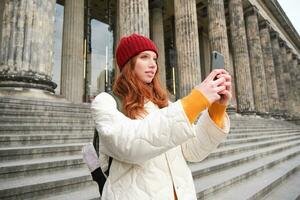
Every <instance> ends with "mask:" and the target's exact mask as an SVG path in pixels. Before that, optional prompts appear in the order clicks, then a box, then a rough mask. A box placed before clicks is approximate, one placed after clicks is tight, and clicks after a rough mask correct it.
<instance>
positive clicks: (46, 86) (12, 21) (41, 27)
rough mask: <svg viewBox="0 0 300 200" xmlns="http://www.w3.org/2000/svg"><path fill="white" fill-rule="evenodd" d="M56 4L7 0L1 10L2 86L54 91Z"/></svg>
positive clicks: (35, 0)
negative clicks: (53, 67)
mask: <svg viewBox="0 0 300 200" xmlns="http://www.w3.org/2000/svg"><path fill="white" fill-rule="evenodd" d="M3 3H4V2H3V1H2V2H1V4H3ZM55 3H56V1H55V0H48V1H39V0H30V1H25V0H19V1H5V5H4V10H3V13H2V12H1V15H2V14H3V18H2V19H3V21H2V35H1V39H0V41H1V50H0V52H1V54H0V87H21V88H38V89H42V90H48V91H50V92H53V93H54V89H55V88H56V84H55V83H53V82H52V81H51V80H52V66H53V51H54V28H55V25H54V16H55ZM2 6H3V5H2Z"/></svg>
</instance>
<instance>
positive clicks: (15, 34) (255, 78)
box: [0, 0, 300, 117]
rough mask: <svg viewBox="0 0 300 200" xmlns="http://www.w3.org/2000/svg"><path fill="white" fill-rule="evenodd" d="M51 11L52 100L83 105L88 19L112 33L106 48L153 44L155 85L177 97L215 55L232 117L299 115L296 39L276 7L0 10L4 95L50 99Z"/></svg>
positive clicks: (154, 2)
mask: <svg viewBox="0 0 300 200" xmlns="http://www.w3.org/2000/svg"><path fill="white" fill-rule="evenodd" d="M57 3H58V4H61V5H63V6H64V23H63V42H62V58H61V92H60V93H61V95H62V96H63V97H64V98H66V99H67V100H69V101H71V102H75V103H80V102H84V101H86V99H88V98H87V96H88V89H87V87H86V85H87V84H88V83H89V81H90V74H91V71H90V68H89V67H90V66H89V64H88V63H89V60H88V58H89V56H88V53H89V50H88V46H89V45H88V43H89V41H90V40H89V37H90V31H89V28H90V27H89V21H90V20H91V19H92V18H95V19H98V20H99V21H102V22H103V23H107V24H108V25H109V26H110V28H111V29H112V31H113V36H114V46H116V44H117V42H118V41H119V39H120V37H121V36H124V35H128V34H131V33H133V32H138V33H140V34H143V35H145V36H148V37H150V38H152V39H153V41H154V42H155V43H156V44H157V46H158V49H159V54H160V57H159V60H158V64H159V67H160V68H159V70H160V75H161V79H162V83H163V84H164V85H165V86H166V87H167V88H168V89H169V91H170V93H171V94H173V95H174V96H175V97H176V98H180V97H183V96H185V95H186V94H188V93H189V91H190V90H191V89H192V88H193V87H194V86H195V85H196V84H198V83H200V82H201V80H202V79H203V78H204V77H205V76H206V75H207V74H208V73H209V71H210V52H211V51H213V50H216V51H219V52H221V53H222V54H223V55H224V58H225V69H226V70H228V71H229V72H230V74H231V75H232V77H233V83H234V90H233V94H234V95H233V96H234V98H233V99H232V102H231V107H233V108H235V109H236V111H237V112H240V113H257V114H262V115H266V114H270V115H275V116H278V115H284V116H286V117H297V116H299V113H300V104H299V102H300V82H299V81H300V37H299V34H298V33H297V32H296V30H295V29H294V27H293V25H292V24H291V22H290V21H289V19H288V18H287V16H286V14H285V13H284V12H283V10H282V9H281V7H280V5H279V3H278V2H277V1H276V0H189V1H183V0H149V1H148V0H115V1H108V0H102V1H96V0H76V1H73V0H57V1H56V0H45V1H40V0H29V1H28V0H27V1H25V0H20V1H10V0H4V1H1V3H0V13H1V16H0V30H1V31H0V42H1V43H0V93H1V94H2V95H6V94H11V91H12V90H15V89H16V88H19V89H24V88H27V89H37V90H40V91H47V92H48V93H53V91H54V89H55V87H56V83H55V82H53V81H52V77H51V74H52V67H53V51H54V49H53V44H54V42H55V41H54V32H55V27H54V22H55V5H56V4H57ZM99 34H101V33H99ZM115 71H116V72H115V74H117V73H118V72H117V67H116V68H115Z"/></svg>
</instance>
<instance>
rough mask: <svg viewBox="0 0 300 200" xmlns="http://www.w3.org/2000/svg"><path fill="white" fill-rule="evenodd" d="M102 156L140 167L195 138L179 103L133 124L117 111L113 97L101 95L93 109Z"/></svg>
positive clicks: (133, 121) (134, 121) (94, 102)
mask: <svg viewBox="0 0 300 200" xmlns="http://www.w3.org/2000/svg"><path fill="white" fill-rule="evenodd" d="M91 109H92V115H93V119H94V121H95V123H96V128H97V130H98V132H99V145H100V147H99V148H100V152H102V153H104V154H106V155H109V156H111V157H113V158H116V159H118V160H120V161H123V162H127V163H134V164H139V163H142V162H144V161H146V160H149V159H151V158H153V157H156V156H158V155H160V154H162V153H164V152H166V151H167V150H169V149H171V148H173V147H175V146H178V145H180V144H182V143H183V142H185V141H187V140H188V139H190V138H193V137H195V129H194V128H193V126H192V125H190V123H189V121H188V119H187V117H186V115H185V113H184V110H183V108H182V105H181V103H180V101H178V102H175V103H173V104H171V105H170V106H168V107H166V108H163V109H158V110H157V111H154V112H151V113H150V114H148V115H147V116H146V117H145V118H144V119H141V120H132V119H130V118H128V117H126V116H125V115H124V114H122V113H121V112H119V111H118V110H117V105H116V102H115V100H114V99H113V97H112V96H110V95H109V94H107V93H101V94H99V95H98V96H97V97H96V98H95V100H94V101H93V103H92V105H91Z"/></svg>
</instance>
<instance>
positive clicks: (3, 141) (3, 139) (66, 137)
mask: <svg viewBox="0 0 300 200" xmlns="http://www.w3.org/2000/svg"><path fill="white" fill-rule="evenodd" d="M93 137H94V133H84V134H70V133H68V134H35V135H34V134H29V135H24V134H23V135H16V134H10V135H1V134H0V146H1V147H13V146H25V145H26V146H29V145H47V144H66V143H87V142H91V141H92V140H93Z"/></svg>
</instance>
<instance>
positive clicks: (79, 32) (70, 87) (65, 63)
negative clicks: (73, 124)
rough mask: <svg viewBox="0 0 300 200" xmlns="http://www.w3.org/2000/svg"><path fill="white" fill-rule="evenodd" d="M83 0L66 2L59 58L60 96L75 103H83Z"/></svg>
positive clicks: (68, 0) (67, 0)
mask: <svg viewBox="0 0 300 200" xmlns="http://www.w3.org/2000/svg"><path fill="white" fill-rule="evenodd" d="M83 26H84V0H77V1H72V0H66V1H65V6H64V23H63V43H62V58H61V87H60V88H61V95H62V96H64V97H65V98H66V99H67V100H69V101H71V102H75V103H80V102H82V101H83V95H84V92H83V89H84V81H83V80H84V74H83V73H84V64H83V47H84V36H83V30H84V29H83Z"/></svg>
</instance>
